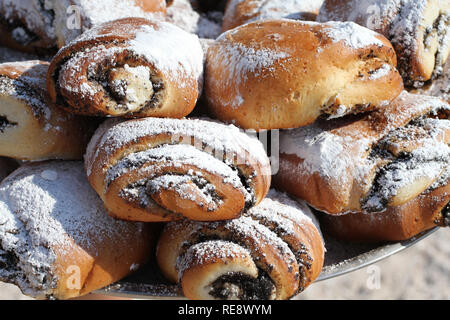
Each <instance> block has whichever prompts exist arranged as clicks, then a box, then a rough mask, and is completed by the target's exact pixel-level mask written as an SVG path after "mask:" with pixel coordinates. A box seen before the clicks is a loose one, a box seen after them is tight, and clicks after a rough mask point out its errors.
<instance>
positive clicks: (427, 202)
mask: <svg viewBox="0 0 450 320" xmlns="http://www.w3.org/2000/svg"><path fill="white" fill-rule="evenodd" d="M449 171H450V167H447V172H445V173H444V174H443V175H442V176H441V177H440V178H439V179H438V181H436V183H434V184H433V185H432V186H431V187H430V188H428V189H427V190H426V191H425V192H423V193H422V194H420V195H419V196H418V197H416V198H413V199H411V200H410V201H408V202H406V203H405V204H403V205H401V206H397V207H389V208H387V209H386V211H385V212H376V213H370V214H368V213H361V212H360V213H349V214H346V215H342V216H332V215H328V214H324V215H323V216H321V219H320V220H321V227H322V229H324V231H325V232H326V233H327V234H330V235H332V236H333V237H335V238H338V239H342V240H346V241H356V242H382V241H403V240H407V239H410V238H412V237H414V236H417V235H418V234H419V233H421V232H423V231H426V230H429V229H432V228H434V227H437V226H438V227H448V226H450V183H449V182H450V178H449V177H450V176H449V173H450V172H449Z"/></svg>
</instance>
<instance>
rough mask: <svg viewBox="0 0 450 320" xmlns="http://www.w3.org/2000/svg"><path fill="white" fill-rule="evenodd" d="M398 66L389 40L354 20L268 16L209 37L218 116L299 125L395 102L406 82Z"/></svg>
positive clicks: (211, 99)
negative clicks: (319, 21)
mask: <svg viewBox="0 0 450 320" xmlns="http://www.w3.org/2000/svg"><path fill="white" fill-rule="evenodd" d="M395 66H396V55H395V52H394V49H393V48H392V46H391V44H390V43H389V41H388V40H387V39H386V38H385V37H383V36H382V35H379V34H377V33H375V32H373V31H371V30H369V29H366V28H363V27H360V26H358V25H356V24H355V23H352V22H347V23H339V22H329V23H325V24H319V23H315V22H301V21H293V20H266V21H263V22H253V23H249V24H246V25H243V26H241V27H238V28H235V29H233V30H230V31H228V32H226V33H224V34H222V35H221V36H220V37H219V38H218V39H217V40H216V42H215V43H214V44H213V45H211V47H210V48H209V50H208V54H207V59H206V82H205V90H206V96H207V100H208V104H209V108H210V111H211V113H212V114H214V116H216V117H217V118H218V119H220V120H223V121H226V122H232V123H235V124H236V125H238V126H240V127H243V128H251V129H255V130H261V129H281V128H293V127H300V126H305V125H307V124H310V123H312V122H314V121H315V120H316V119H317V118H318V117H319V116H320V115H322V114H327V115H329V116H332V117H339V116H343V115H345V114H348V113H356V112H360V111H367V110H371V109H374V108H376V107H381V106H383V105H385V104H387V103H389V102H390V101H391V100H393V99H395V98H396V97H397V96H398V95H399V94H400V92H401V91H402V89H403V82H402V79H401V77H400V74H399V73H398V71H397V70H396V68H395Z"/></svg>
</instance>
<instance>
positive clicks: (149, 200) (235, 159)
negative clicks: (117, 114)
mask: <svg viewBox="0 0 450 320" xmlns="http://www.w3.org/2000/svg"><path fill="white" fill-rule="evenodd" d="M85 163H86V170H87V174H88V176H89V181H90V182H91V184H92V186H93V187H94V189H95V190H96V191H97V193H98V194H99V195H100V197H101V198H102V199H103V201H104V202H105V205H106V207H107V209H108V210H109V212H110V213H111V214H112V215H113V216H115V217H118V218H121V219H126V220H137V221H170V220H177V219H180V218H182V217H183V216H184V217H187V218H189V219H194V220H204V221H211V220H222V219H231V218H236V217H238V216H239V215H240V214H241V213H242V211H243V210H244V209H245V208H248V207H251V206H253V205H255V204H257V203H259V202H260V201H261V200H262V199H263V198H264V197H265V195H266V194H267V192H268V189H269V186H270V180H271V176H270V164H269V159H268V157H267V155H266V153H265V151H264V148H263V146H262V144H261V143H260V142H259V141H258V140H256V139H253V138H250V137H249V136H247V135H246V134H244V133H242V132H240V131H239V130H238V129H237V128H236V127H233V126H227V125H224V124H220V123H217V122H213V121H207V120H198V119H197V120H195V119H182V120H179V119H159V118H145V119H137V120H129V121H125V122H120V121H114V120H111V121H108V122H106V123H105V124H103V125H102V126H101V127H100V128H99V129H98V131H97V132H96V134H95V135H94V137H93V139H92V140H91V142H90V143H89V146H88V149H87V153H86V156H85Z"/></svg>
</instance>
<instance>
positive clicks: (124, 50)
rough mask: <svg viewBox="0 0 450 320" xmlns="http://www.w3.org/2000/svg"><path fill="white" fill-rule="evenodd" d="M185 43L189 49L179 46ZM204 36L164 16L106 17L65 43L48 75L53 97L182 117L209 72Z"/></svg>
mask: <svg viewBox="0 0 450 320" xmlns="http://www.w3.org/2000/svg"><path fill="white" fill-rule="evenodd" d="M177 46H185V47H186V48H185V49H186V52H184V53H183V55H181V54H178V51H176V50H175V48H176V47H177ZM202 59H203V53H202V50H201V46H200V43H199V41H198V38H197V37H195V36H194V35H190V34H188V33H187V32H184V31H182V30H181V29H179V28H177V27H175V26H173V25H171V24H168V23H165V22H160V21H156V20H155V21H150V20H147V19H144V18H126V19H120V20H116V21H112V22H108V23H105V24H103V25H100V26H98V27H96V28H94V29H91V30H90V31H89V32H87V33H85V34H83V35H82V36H81V37H79V38H77V39H76V40H75V41H74V42H71V43H70V44H69V45H68V46H66V47H64V48H62V49H61V50H60V51H59V52H58V54H57V55H56V56H55V57H54V58H53V60H52V62H51V64H50V67H49V71H48V76H47V88H48V91H49V94H50V97H51V99H52V101H55V102H56V101H64V102H65V103H66V105H65V108H66V110H67V111H68V112H72V113H77V114H84V115H112V116H123V117H148V116H153V117H171V118H182V117H184V116H186V115H188V114H189V113H190V112H191V111H192V110H193V108H194V107H195V104H196V101H197V98H198V95H199V91H200V90H201V80H202V72H203V60H202Z"/></svg>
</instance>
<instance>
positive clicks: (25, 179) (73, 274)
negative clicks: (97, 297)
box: [0, 161, 153, 299]
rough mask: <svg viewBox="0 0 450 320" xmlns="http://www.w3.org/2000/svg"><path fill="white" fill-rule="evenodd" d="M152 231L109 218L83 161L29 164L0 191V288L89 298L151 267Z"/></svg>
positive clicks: (42, 295)
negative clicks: (5, 284) (3, 284)
mask: <svg viewBox="0 0 450 320" xmlns="http://www.w3.org/2000/svg"><path fill="white" fill-rule="evenodd" d="M151 227H152V226H151V225H144V224H141V223H132V222H125V221H118V220H115V219H113V218H111V217H109V216H108V215H107V214H106V213H105V212H104V209H103V205H102V202H101V200H100V199H99V198H98V196H97V195H96V194H95V192H94V191H93V190H92V188H91V187H90V186H89V183H88V181H87V179H86V175H85V173H84V170H83V165H82V163H81V162H72V161H64V162H63V161H51V162H45V163H44V162H43V163H34V164H27V165H24V166H22V167H20V168H19V169H17V170H16V171H15V172H14V173H12V174H11V175H10V176H9V177H8V178H6V179H5V180H4V181H3V182H2V183H1V184H0V281H4V282H8V283H13V284H16V285H17V286H18V287H19V288H20V289H21V290H22V292H23V293H24V294H26V295H29V296H31V297H34V298H39V299H44V298H56V299H68V298H73V297H77V296H80V295H85V294H87V293H89V292H91V291H93V290H96V289H99V288H101V287H103V286H106V285H108V284H111V283H113V282H115V281H118V280H120V279H121V278H123V277H125V276H126V275H128V274H130V273H131V272H132V271H134V270H136V269H137V267H138V266H140V265H143V264H144V263H146V262H147V261H148V259H149V258H150V256H151V254H152V247H151V243H152V240H153V239H152V233H151Z"/></svg>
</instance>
